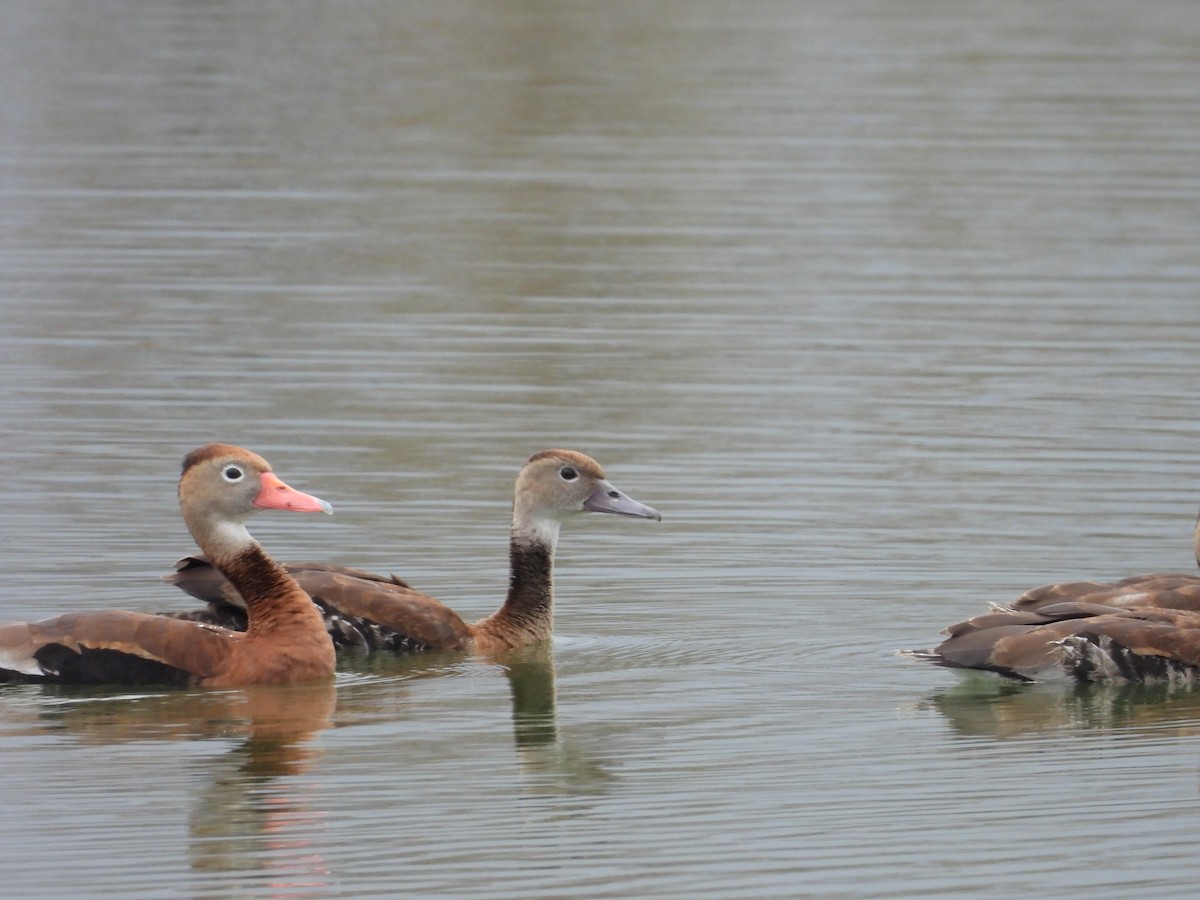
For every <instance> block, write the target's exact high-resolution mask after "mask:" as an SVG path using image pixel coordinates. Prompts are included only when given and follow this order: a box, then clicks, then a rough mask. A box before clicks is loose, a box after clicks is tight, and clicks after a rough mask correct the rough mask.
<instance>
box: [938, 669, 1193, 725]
mask: <svg viewBox="0 0 1200 900" xmlns="http://www.w3.org/2000/svg"><path fill="white" fill-rule="evenodd" d="M918 708H920V709H935V710H937V711H938V712H939V713H940V714H941V715H942V716H943V717H944V718H945V720H946V722H947V724H948V725H949V726H950V728H952V729H953V731H954V733H955V734H957V735H960V736H963V737H991V738H996V739H998V740H1006V739H1010V738H1023V737H1028V736H1031V735H1037V734H1045V735H1047V736H1055V735H1062V734H1063V733H1064V732H1085V731H1090V732H1104V731H1121V732H1137V731H1141V730H1145V731H1147V732H1151V731H1152V732H1153V733H1154V734H1156V735H1158V734H1174V735H1178V736H1183V735H1187V736H1194V735H1197V734H1200V724H1197V723H1198V722H1200V690H1198V689H1196V688H1194V687H1180V686H1175V685H1169V684H1162V683H1159V684H1070V685H1063V684H1049V685H1032V686H1031V685H1022V684H1016V683H1013V682H1007V681H999V680H997V679H994V678H983V677H977V678H968V679H965V680H964V681H963V682H962V683H961V684H959V685H958V686H956V687H954V688H951V689H950V690H942V691H938V692H936V693H934V694H931V695H930V696H929V697H928V698H926V699H925V700H924V701H922V702H921V703H920V705H919V707H918Z"/></svg>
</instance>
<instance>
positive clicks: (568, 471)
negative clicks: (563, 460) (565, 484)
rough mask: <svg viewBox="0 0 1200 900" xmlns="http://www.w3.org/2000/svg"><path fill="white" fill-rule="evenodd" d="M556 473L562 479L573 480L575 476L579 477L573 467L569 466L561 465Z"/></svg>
mask: <svg viewBox="0 0 1200 900" xmlns="http://www.w3.org/2000/svg"><path fill="white" fill-rule="evenodd" d="M558 475H559V477H560V478H562V480H563V481H574V480H575V479H576V478H578V477H579V473H578V472H576V471H575V470H574V469H572V468H571V467H570V466H563V467H562V468H561V469H559V470H558Z"/></svg>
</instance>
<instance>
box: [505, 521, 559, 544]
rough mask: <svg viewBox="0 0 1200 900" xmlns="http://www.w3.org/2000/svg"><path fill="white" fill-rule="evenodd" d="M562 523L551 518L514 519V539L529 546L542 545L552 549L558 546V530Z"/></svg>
mask: <svg viewBox="0 0 1200 900" xmlns="http://www.w3.org/2000/svg"><path fill="white" fill-rule="evenodd" d="M561 524H562V523H561V522H559V521H558V519H555V518H551V517H549V516H532V517H528V518H526V517H519V518H518V517H517V516H514V517H513V526H512V533H513V538H515V539H517V540H519V541H521V542H523V543H529V544H540V545H542V546H543V547H548V548H550V552H551V553H554V547H555V545H557V544H558V529H559V526H560V525H561Z"/></svg>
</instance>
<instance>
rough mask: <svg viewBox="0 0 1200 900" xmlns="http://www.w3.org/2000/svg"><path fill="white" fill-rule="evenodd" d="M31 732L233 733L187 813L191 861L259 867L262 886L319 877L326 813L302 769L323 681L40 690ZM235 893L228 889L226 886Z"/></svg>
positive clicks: (330, 700)
mask: <svg viewBox="0 0 1200 900" xmlns="http://www.w3.org/2000/svg"><path fill="white" fill-rule="evenodd" d="M45 693H46V695H47V696H46V697H45V698H44V700H45V702H43V703H42V704H40V705H39V706H38V710H39V711H38V713H37V714H36V716H37V720H36V722H34V723H32V724H31V727H30V729H29V731H30V732H31V733H34V732H40V731H45V730H47V729H49V730H52V731H56V732H61V733H65V734H69V735H71V736H72V737H73V738H74V739H76V740H78V741H80V742H81V743H84V744H89V745H98V744H114V743H121V742H126V741H128V742H136V741H147V740H197V739H213V738H234V739H237V741H238V743H237V744H236V745H235V746H234V747H233V748H232V749H231V750H230V751H229V752H228V753H226V754H224V755H223V756H221V757H219V758H217V759H206V761H205V768H204V770H205V778H204V780H203V783H202V785H201V788H200V791H199V793H198V796H197V797H196V798H195V800H194V805H193V807H192V811H191V813H190V815H189V822H188V834H189V844H188V850H189V857H190V861H191V865H192V867H193V868H194V869H198V870H205V871H208V872H237V873H241V876H243V877H244V875H245V873H246V872H248V871H255V872H261V873H263V876H264V877H265V878H267V879H268V880H269V882H270V885H271V886H272V888H275V889H290V888H294V887H299V886H304V887H311V886H313V885H318V884H321V883H323V879H324V878H325V877H326V876H327V875H328V873H329V868H328V866H326V864H325V862H324V859H323V850H322V843H321V836H322V833H323V829H322V823H323V822H324V820H325V818H326V813H325V811H324V810H322V809H321V808H320V806H319V805H318V804H317V803H316V802H315V796H314V794H315V784H314V782H313V781H312V780H304V779H302V778H300V777H299V776H303V775H304V774H305V773H306V772H308V771H309V769H310V767H311V766H312V765H313V763H314V762H315V761H316V760H317V759H318V758H319V757H320V755H321V751H320V750H319V749H318V748H317V747H316V746H315V745H314V744H313V737H314V736H315V735H316V734H317V733H318V732H320V731H322V730H324V729H326V728H329V727H330V726H331V725H332V723H333V714H334V710H335V707H336V704H337V694H336V690H335V688H334V686H333V685H332V684H327V685H325V684H322V685H305V686H286V687H254V688H247V689H244V690H239V691H231V692H211V691H179V692H157V693H150V694H143V695H137V696H131V695H128V694H114V693H110V692H105V691H95V690H92V691H87V692H84V691H80V690H77V689H75V690H72V689H70V688H56V687H47V688H45ZM233 894H237V889H234V890H233Z"/></svg>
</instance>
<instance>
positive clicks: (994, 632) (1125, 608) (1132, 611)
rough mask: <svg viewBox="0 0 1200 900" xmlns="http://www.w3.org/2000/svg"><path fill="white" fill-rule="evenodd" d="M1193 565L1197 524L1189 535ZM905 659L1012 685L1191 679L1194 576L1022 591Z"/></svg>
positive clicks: (1195, 666) (1197, 625) (1196, 616)
mask: <svg viewBox="0 0 1200 900" xmlns="http://www.w3.org/2000/svg"><path fill="white" fill-rule="evenodd" d="M1193 547H1194V549H1195V551H1196V553H1197V561H1198V562H1200V521H1198V523H1197V528H1196V530H1195V531H1194V533H1193ZM943 633H944V634H946V635H947V638H946V640H944V641H942V642H941V643H940V644H938V645H937V646H936V647H933V648H930V649H928V650H917V651H912V652H911V653H910V654H909V655H911V656H914V657H917V658H919V659H924V660H927V661H929V662H932V663H934V664H936V665H940V666H945V667H947V668H952V669H960V670H976V671H983V672H992V673H995V674H998V675H1001V676H1004V677H1007V678H1011V679H1015V680H1018V681H1050V680H1059V679H1069V680H1074V681H1078V682H1167V683H1189V684H1190V683H1194V682H1198V681H1200V577H1197V576H1195V575H1174V574H1147V575H1135V576H1133V577H1131V578H1125V579H1122V580H1120V581H1114V582H1095V581H1072V582H1062V583H1057V584H1047V585H1042V586H1041V587H1036V588H1033V589H1031V590H1028V591H1026V592H1025V593H1024V594H1022V595H1021V596H1020V597H1018V598H1017V599H1016V600H1015V601H1014V602H1013V603H1012V604H1011V605H1010V606H1005V607H998V608H996V609H993V610H992V611H991V612H989V613H985V614H984V615H981V616H976V617H974V618H972V619H968V620H966V621H964V622H959V623H957V624H955V625H951V626H950V627H948V628H946V629H945V630H944V632H943Z"/></svg>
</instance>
